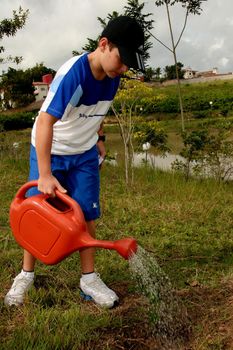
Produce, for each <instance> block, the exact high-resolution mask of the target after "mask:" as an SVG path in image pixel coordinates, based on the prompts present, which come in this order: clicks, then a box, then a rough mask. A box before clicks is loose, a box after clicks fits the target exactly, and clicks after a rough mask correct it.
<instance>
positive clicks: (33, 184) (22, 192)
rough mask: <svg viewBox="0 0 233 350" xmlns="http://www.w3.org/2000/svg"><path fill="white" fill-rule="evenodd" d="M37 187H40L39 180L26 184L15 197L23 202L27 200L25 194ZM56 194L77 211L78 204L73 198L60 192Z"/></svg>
mask: <svg viewBox="0 0 233 350" xmlns="http://www.w3.org/2000/svg"><path fill="white" fill-rule="evenodd" d="M37 186H38V181H37V180H32V181H29V182H26V183H25V184H24V185H23V186H22V187H20V189H19V190H18V192H17V193H16V195H15V197H16V198H18V199H21V200H23V199H25V194H26V193H27V191H28V190H29V189H30V188H31V187H37ZM55 193H56V196H57V197H58V198H60V199H61V200H62V201H63V202H65V203H66V204H67V205H68V206H69V207H71V208H72V209H74V210H75V211H76V210H77V205H76V202H75V201H74V200H73V199H72V198H71V197H69V196H68V195H67V194H65V193H62V192H60V191H58V190H55Z"/></svg>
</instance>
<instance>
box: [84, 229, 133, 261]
mask: <svg viewBox="0 0 233 350" xmlns="http://www.w3.org/2000/svg"><path fill="white" fill-rule="evenodd" d="M87 247H98V248H104V249H111V250H116V251H117V253H118V254H120V255H121V256H122V257H123V258H124V259H126V260H128V259H130V257H131V256H132V255H133V254H135V253H136V252H137V242H136V240H135V239H134V238H122V239H118V240H116V241H106V240H97V239H93V238H92V237H90V235H89V234H88V233H85V234H84V235H83V237H82V248H87Z"/></svg>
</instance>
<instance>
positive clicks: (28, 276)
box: [21, 269, 34, 280]
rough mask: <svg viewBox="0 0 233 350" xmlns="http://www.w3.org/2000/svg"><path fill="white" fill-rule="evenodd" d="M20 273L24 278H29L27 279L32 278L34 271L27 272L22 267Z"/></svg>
mask: <svg viewBox="0 0 233 350" xmlns="http://www.w3.org/2000/svg"><path fill="white" fill-rule="evenodd" d="M21 274H22V275H23V276H24V277H26V278H29V279H32V280H33V279H34V271H32V272H27V271H24V270H23V269H22V271H21Z"/></svg>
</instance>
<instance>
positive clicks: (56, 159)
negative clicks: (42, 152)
mask: <svg viewBox="0 0 233 350" xmlns="http://www.w3.org/2000/svg"><path fill="white" fill-rule="evenodd" d="M51 169H52V174H53V175H54V176H55V177H56V178H57V180H58V181H59V182H60V183H61V185H62V186H63V187H64V188H65V189H66V190H67V193H68V195H69V196H71V197H72V198H73V199H74V200H76V201H77V202H78V204H79V205H80V207H81V208H82V211H83V214H84V217H85V219H86V221H90V220H95V219H97V218H98V217H99V216H100V206H99V192H100V179H99V162H98V150H97V147H96V146H94V147H92V148H91V149H90V150H89V151H86V152H85V153H82V154H75V155H54V154H52V155H51ZM38 178H39V172H38V164H37V156H36V149H35V147H34V146H31V151H30V173H29V180H37V179H38ZM38 193H40V192H39V191H38V190H37V188H36V187H33V188H31V189H30V190H29V191H28V192H27V196H33V195H35V194H38Z"/></svg>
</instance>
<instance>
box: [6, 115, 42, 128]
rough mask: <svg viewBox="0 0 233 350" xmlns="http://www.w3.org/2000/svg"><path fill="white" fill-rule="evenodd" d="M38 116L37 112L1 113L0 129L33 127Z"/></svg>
mask: <svg viewBox="0 0 233 350" xmlns="http://www.w3.org/2000/svg"><path fill="white" fill-rule="evenodd" d="M35 117H36V113H35V112H19V113H15V114H0V131H9V130H20V129H26V128H31V127H32V125H33V123H34V120H35Z"/></svg>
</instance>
